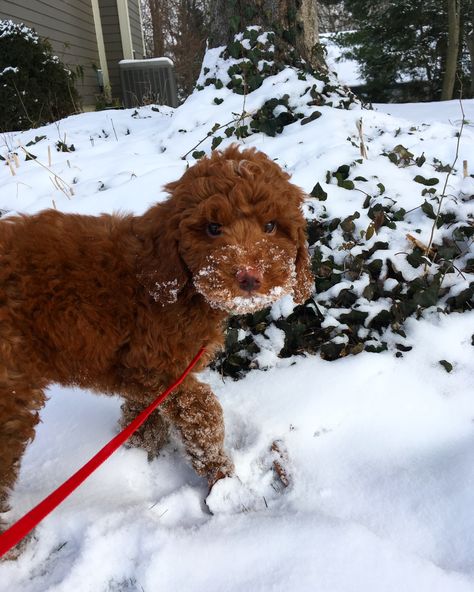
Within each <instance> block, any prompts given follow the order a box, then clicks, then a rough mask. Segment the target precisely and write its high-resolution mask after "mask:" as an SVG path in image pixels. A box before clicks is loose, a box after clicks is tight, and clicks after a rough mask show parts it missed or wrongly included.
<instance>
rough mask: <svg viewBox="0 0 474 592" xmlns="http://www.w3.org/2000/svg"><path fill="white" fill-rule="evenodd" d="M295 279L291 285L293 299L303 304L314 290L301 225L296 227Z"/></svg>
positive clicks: (304, 233) (306, 244)
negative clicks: (292, 285)
mask: <svg viewBox="0 0 474 592" xmlns="http://www.w3.org/2000/svg"><path fill="white" fill-rule="evenodd" d="M295 270H296V281H295V285H294V287H293V299H294V301H295V302H296V304H303V303H304V302H305V301H306V300H308V298H309V297H310V296H311V295H312V293H313V292H314V276H313V272H312V271H311V258H310V256H309V251H308V241H307V240H306V232H305V230H304V228H303V227H300V228H299V229H298V250H297V253H296V261H295Z"/></svg>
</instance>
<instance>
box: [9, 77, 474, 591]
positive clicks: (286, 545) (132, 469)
mask: <svg viewBox="0 0 474 592" xmlns="http://www.w3.org/2000/svg"><path fill="white" fill-rule="evenodd" d="M298 84H299V81H297V80H296V77H294V76H293V77H292V76H291V75H290V74H288V76H287V77H286V78H285V76H281V75H279V76H277V77H275V80H273V82H271V81H267V83H264V85H263V86H262V88H261V89H259V90H258V91H255V92H254V93H252V94H251V95H249V96H248V97H247V105H246V108H247V109H248V110H251V109H252V105H254V106H255V105H258V104H261V103H262V101H263V100H264V99H265V98H266V97H267V96H271V94H270V93H275V92H280V91H281V92H282V93H283V92H284V91H285V89H286V90H287V89H288V87H289V86H291V85H294V87H295V88H296V86H297V85H298ZM219 93H220V94H221V95H222V96H224V95H225V98H226V100H225V101H224V103H223V104H221V105H215V104H213V102H212V99H213V97H214V96H216V91H215V90H214V91H211V89H210V88H207V89H205V90H204V91H202V92H200V93H196V94H195V95H193V96H192V97H190V98H189V99H188V101H187V102H186V103H185V104H184V105H183V106H182V107H180V108H178V109H177V110H175V111H173V110H171V109H168V108H160V110H159V111H154V110H152V109H151V108H150V107H148V108H143V109H140V110H139V112H135V111H133V110H128V111H109V112H101V113H87V114H83V115H78V116H74V117H70V118H68V119H66V120H64V121H61V122H59V123H58V124H57V125H51V126H47V127H45V128H42V129H38V130H32V131H29V132H24V133H22V134H5V135H4V136H3V147H2V148H1V149H0V154H2V156H6V155H7V153H8V152H9V151H16V152H17V153H18V156H19V162H18V164H19V166H18V167H17V166H16V164H15V162H14V161H12V163H11V167H12V170H13V171H14V172H15V173H16V174H15V175H14V176H13V175H12V173H11V170H10V168H9V167H8V166H1V167H0V179H1V185H2V193H1V197H0V209H2V210H7V211H22V212H28V213H31V212H35V211H38V210H41V209H43V208H48V207H57V208H58V209H61V210H63V211H68V212H82V213H93V214H95V213H99V212H102V211H113V210H128V211H130V210H131V211H135V212H137V213H138V212H142V211H144V210H145V209H146V208H147V207H148V206H149V205H150V204H152V203H153V202H155V201H156V200H159V199H162V198H164V194H163V192H162V191H161V189H160V187H161V186H162V185H163V184H165V183H166V182H168V181H170V180H172V179H176V178H178V177H179V176H180V175H181V174H182V172H183V171H184V169H185V166H186V162H185V161H183V160H181V156H182V155H184V154H185V153H186V152H187V151H188V150H190V149H191V148H193V146H195V145H196V144H197V143H198V142H199V141H200V140H201V139H202V138H203V137H205V136H206V133H207V130H208V129H209V128H210V127H211V126H212V125H213V124H214V123H215V122H217V121H219V122H221V123H222V122H224V121H227V120H228V119H230V117H229V114H230V113H231V112H233V111H234V112H237V113H238V112H240V111H241V108H242V97H241V96H238V95H231V94H229V93H228V91H226V90H225V89H223V90H222V91H219ZM273 96H274V95H273ZM464 105H465V109H466V114H467V119H468V123H467V125H466V127H465V130H464V132H463V137H462V142H461V149H460V150H461V154H460V159H461V160H462V159H467V160H468V161H469V164H470V166H471V169H472V167H473V166H474V162H473V154H474V123H473V122H474V101H470V102H469V101H466V102H465V103H464ZM377 109H378V110H377V111H374V112H369V111H363V112H360V111H358V110H357V109H353V110H351V111H342V110H335V109H332V108H329V107H323V108H320V110H321V112H322V113H323V116H322V117H320V118H319V119H318V120H316V121H314V122H312V123H311V124H310V125H306V126H304V127H302V126H300V124H299V123H295V124H293V125H290V126H288V127H286V128H285V129H284V131H283V133H282V134H281V135H279V136H278V137H276V138H269V137H267V136H264V135H261V134H255V135H252V136H251V137H249V138H247V139H246V140H245V143H246V145H248V146H256V147H258V148H260V149H262V150H264V151H266V152H267V153H268V154H269V155H270V156H271V157H273V158H278V162H279V163H280V164H281V165H282V166H285V167H286V168H287V169H288V170H289V171H290V172H291V173H292V174H293V179H294V181H295V182H296V183H298V184H300V185H301V186H302V187H303V188H304V189H305V190H306V191H308V192H309V191H311V189H312V187H313V186H314V185H315V183H316V182H317V181H319V182H320V183H321V184H322V186H323V187H324V188H325V190H326V191H328V193H329V197H328V201H327V202H325V203H327V207H328V208H330V209H331V213H332V214H334V213H337V215H344V214H345V215H350V214H352V213H353V211H354V207H355V205H354V204H355V203H356V201H357V200H360V195H359V194H358V193H357V192H356V191H347V190H345V189H341V188H340V187H337V186H335V185H331V184H325V183H324V179H325V173H326V171H327V170H331V171H332V170H335V168H337V166H339V165H340V164H341V163H344V162H348V160H350V159H356V158H358V156H359V152H358V148H357V147H354V145H353V144H352V143H351V142H350V141H347V140H348V138H349V139H350V138H351V137H355V133H356V128H355V122H356V120H357V119H358V118H360V117H361V116H363V118H364V124H365V133H366V141H367V144H368V149H369V159H368V160H367V161H366V162H364V164H363V165H361V170H362V172H364V171H365V173H366V174H367V172H371V173H372V174H374V175H375V174H377V175H378V176H379V177H380V179H382V180H383V182H384V184H385V185H386V186H387V188H389V187H393V186H396V191H398V192H399V195H398V196H397V199H401V200H403V199H405V201H406V202H407V203H408V204H410V203H411V204H412V205H413V207H415V206H417V205H419V203H421V202H420V194H419V191H418V193H417V194H416V195H415V194H414V193H411V191H412V188H413V180H412V177H413V175H414V174H416V172H417V171H412V170H411V169H410V170H407V169H397V168H396V167H392V168H393V169H394V171H392V168H389V167H390V165H389V163H388V160H387V159H386V158H385V157H381V156H380V152H381V151H382V150H384V149H385V148H387V149H388V148H393V147H394V146H395V145H396V144H399V143H401V144H404V145H405V146H407V147H408V148H409V149H410V150H412V151H413V152H414V153H415V154H421V152H422V151H425V152H426V154H429V155H431V156H436V157H437V158H439V159H440V160H441V161H442V162H452V160H453V158H454V152H455V148H456V131H457V127H456V125H453V123H454V124H455V123H456V122H457V121H458V120H459V111H458V105H457V103H456V102H451V103H445V104H429V105H423V106H418V105H408V106H393V105H387V106H382V105H379V106H377ZM385 111H388V112H390V113H393V114H394V115H396V117H397V118H394V117H391V116H389V115H387V114H385V113H384V112H385ZM469 118H470V119H469ZM411 122H414V123H416V124H417V126H418V128H417V130H416V133H414V132H413V131H412V130H413V123H411ZM423 123H431V125H422V124H423ZM183 130H185V131H183ZM380 130H383V133H379V132H380ZM43 135H44V136H46V137H45V138H44V139H42V140H39V141H38V142H37V143H35V144H33V145H31V146H30V147H29V148H27V149H28V150H30V151H31V152H32V153H34V154H35V155H36V156H37V157H38V158H37V161H34V160H29V161H25V159H24V153H23V152H22V150H21V148H20V149H18V146H19V144H21V145H22V146H26V145H27V143H28V142H30V141H31V140H34V138H35V137H38V136H43ZM58 140H61V141H63V142H65V143H66V144H67V145H69V146H70V145H71V144H74V148H75V150H74V151H73V152H58V151H56V149H55V143H56V142H58ZM223 145H224V144H223ZM48 147H50V149H51V157H50V158H51V164H50V165H49V164H48V161H49V156H48ZM202 148H203V149H205V150H207V151H209V144H204V145H203V146H202ZM191 160H192V159H191ZM40 163H41V164H43V165H45V166H46V167H48V169H49V170H47V169H45V168H44V167H43V166H41V165H40ZM51 171H54V173H55V174H56V175H58V176H59V177H60V179H61V180H62V182H63V183H64V184H63V189H64V191H61V190H59V189H58V188H57V187H55V186H54V184H53V182H52V180H51V177H52V174H51ZM471 172H472V171H471ZM461 183H462V178H461V176H460V174H459V173H457V174H456V175H454V176H453V177H452V181H451V185H452V187H451V191H452V193H456V192H457V193H459V191H460V187H461ZM70 188H72V189H73V194H71V191H70ZM393 191H395V189H394V190H393ZM357 203H358V202H357ZM453 207H454V206H453ZM463 207H466V208H467V207H468V206H463ZM421 223H422V220H421V219H420V224H421ZM421 226H422V224H421ZM421 230H422V232H425V231H426V230H427V228H426V227H423V226H422V228H421ZM402 238H403V237H401V239H400V240H402ZM405 329H406V332H407V339H409V341H410V343H412V344H413V345H414V348H413V350H412V351H410V352H407V353H405V354H404V357H403V358H396V357H395V356H394V354H393V352H384V353H381V354H377V355H376V354H370V353H361V354H360V355H358V356H349V357H346V358H343V359H340V360H338V361H335V362H327V361H323V360H321V359H320V358H319V357H307V358H298V359H290V360H277V361H276V363H275V364H274V366H273V367H271V368H270V369H269V370H268V371H266V372H262V371H253V372H251V373H249V374H248V375H247V376H246V378H245V379H243V380H241V381H238V382H233V381H232V380H230V379H228V380H226V381H223V380H222V379H221V378H220V376H218V375H216V374H213V373H212V372H206V373H205V376H204V377H203V378H204V379H206V380H208V381H209V382H210V383H211V384H212V385H213V388H214V390H215V392H216V393H217V395H218V396H219V398H220V400H221V402H222V404H223V406H224V410H225V417H226V424H227V446H228V449H229V451H230V452H231V454H232V456H233V458H234V460H235V463H236V467H237V472H238V474H239V476H240V477H241V479H242V481H243V482H244V483H246V484H247V485H248V487H250V488H251V489H252V490H253V491H254V492H255V498H256V500H258V503H257V507H256V508H255V509H253V510H252V511H249V512H241V513H237V514H228V513H226V512H222V513H220V514H216V515H214V516H211V515H209V513H208V512H206V510H205V508H204V506H203V499H204V497H205V495H206V486H205V484H204V482H203V481H201V480H200V479H199V478H198V477H197V476H196V475H195V474H194V473H193V471H192V470H191V469H190V468H189V467H188V465H187V464H186V462H185V461H184V459H183V457H182V455H181V454H180V452H179V451H176V450H175V449H174V448H173V446H170V447H169V448H168V449H167V450H166V452H165V454H164V455H163V456H162V457H160V458H159V459H157V460H155V461H153V462H152V463H148V462H147V459H146V455H145V453H144V452H143V453H142V452H140V451H137V450H126V449H121V450H120V451H118V452H117V453H116V454H115V455H114V456H113V457H112V458H111V459H110V460H109V461H107V463H106V464H105V465H104V466H103V467H102V468H101V469H100V470H99V471H98V472H97V473H96V474H95V475H94V476H92V477H91V478H90V479H89V480H88V481H87V482H86V483H85V484H84V485H83V486H82V487H81V488H80V490H79V491H77V492H76V493H75V494H74V495H73V496H72V497H71V498H70V499H68V500H67V501H66V502H65V503H64V504H63V505H62V506H61V507H60V508H58V509H57V510H56V511H55V512H54V513H53V514H52V515H51V516H49V517H48V518H47V519H46V520H45V521H44V522H43V524H42V525H41V526H40V527H39V528H38V530H37V535H36V540H35V541H33V542H32V543H31V544H30V545H29V547H28V548H27V550H26V551H25V553H24V554H23V555H22V556H21V557H20V559H18V561H16V562H8V563H3V564H2V565H0V581H1V582H2V584H1V586H2V587H3V589H5V590H12V591H17V590H21V591H22V592H43V591H48V592H71V591H72V590H74V592H106V591H110V592H118V591H122V592H131V591H137V592H140V591H144V592H155V591H157V590H171V591H175V590H176V591H180V592H181V591H186V592H188V591H189V592H204V591H205V592H214V591H215V592H217V591H219V592H224V591H225V592H240V591H242V590H244V589H245V590H250V591H252V592H259V591H269V590H272V591H285V592H288V591H298V592H303V591H308V592H309V591H314V590H317V591H318V592H339V591H340V592H361V591H364V592H372V591H373V592H380V591H383V592H386V591H392V590H393V591H394V592H395V591H397V592H398V591H400V590H403V591H404V592H408V591H413V592H424V591H426V592H428V591H429V592H436V591H439V592H447V591H449V592H458V591H459V592H461V591H466V592H467V591H472V590H473V587H474V555H473V553H472V549H473V548H474V510H473V508H474V396H473V395H474V393H473V390H472V385H473V384H474V364H473V363H472V359H473V358H472V354H473V350H472V335H473V333H474V312H469V313H464V314H451V315H449V316H443V315H440V314H438V313H436V312H435V311H432V312H430V313H427V314H426V315H425V316H424V318H422V319H420V320H419V321H415V320H409V321H408V322H407V324H406V327H405ZM443 359H447V360H449V362H450V363H451V364H452V365H453V371H452V372H451V373H447V372H446V371H445V369H444V368H443V367H442V366H441V365H440V364H439V361H440V360H443ZM119 406H120V401H119V399H118V398H106V397H97V396H95V395H94V396H93V395H91V394H90V393H87V392H80V391H75V390H71V389H61V388H58V387H53V388H51V390H50V401H49V402H48V404H47V406H46V408H45V409H44V412H43V414H42V419H43V423H42V424H41V425H40V427H39V429H38V434H37V438H36V440H35V441H34V443H33V444H32V445H31V446H30V447H29V449H28V452H27V455H26V457H25V459H24V462H23V465H22V470H21V476H20V479H19V482H18V485H17V487H16V489H15V492H14V496H13V508H14V509H13V511H12V518H15V517H19V516H21V515H22V513H23V512H25V511H26V510H28V509H29V508H30V507H31V506H33V505H34V504H35V503H37V502H38V501H40V500H41V499H42V498H43V497H44V496H45V495H47V494H48V493H49V492H50V491H51V490H52V489H54V488H55V487H56V486H57V485H58V484H59V483H60V482H62V481H63V480H64V479H65V478H66V477H68V476H69V475H70V474H71V473H72V472H73V471H74V470H75V469H76V468H78V467H79V466H80V465H81V464H82V463H83V462H84V461H85V460H87V459H88V458H89V457H90V456H92V455H93V454H94V453H95V452H96V451H97V449H98V448H100V446H101V445H103V444H104V443H105V442H106V441H107V440H108V439H109V438H110V437H111V436H112V435H113V434H114V433H115V428H116V421H117V418H118V416H119ZM276 440H278V441H280V442H281V446H282V448H284V449H285V450H286V451H287V454H288V462H287V470H288V473H289V476H290V486H289V487H288V488H287V489H284V490H280V489H279V488H276V489H277V490H275V483H274V482H273V481H272V478H271V472H270V470H269V467H270V466H271V460H272V458H271V455H270V452H269V449H270V446H271V444H272V443H273V442H274V441H276Z"/></svg>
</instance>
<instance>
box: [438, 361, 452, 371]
mask: <svg viewBox="0 0 474 592" xmlns="http://www.w3.org/2000/svg"><path fill="white" fill-rule="evenodd" d="M439 364H441V366H443V368H444V369H445V370H446V372H448V373H449V372H451V371H452V369H453V365H452V364H451V363H450V362H448V361H447V360H440V361H439Z"/></svg>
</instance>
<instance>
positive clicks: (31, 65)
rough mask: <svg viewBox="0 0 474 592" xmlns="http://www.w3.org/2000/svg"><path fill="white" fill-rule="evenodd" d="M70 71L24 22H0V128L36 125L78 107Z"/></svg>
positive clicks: (73, 77) (8, 128)
mask: <svg viewBox="0 0 474 592" xmlns="http://www.w3.org/2000/svg"><path fill="white" fill-rule="evenodd" d="M76 78H77V75H75V74H73V73H72V72H71V71H70V70H68V69H67V68H66V66H65V65H64V64H63V63H61V61H60V60H59V58H58V57H56V56H55V55H53V53H52V48H51V45H50V44H49V42H48V41H47V40H46V39H41V38H40V37H39V36H38V35H37V34H36V33H35V31H33V30H32V29H30V28H28V27H26V26H25V25H24V24H22V23H20V24H16V23H13V22H12V21H8V20H7V21H0V129H1V131H15V130H23V129H29V128H31V127H36V126H39V125H43V124H45V123H49V122H51V121H55V120H57V119H60V118H61V117H65V116H66V115H70V114H71V113H74V112H76V111H77V110H78V105H79V98H78V94H77V91H76V89H75V88H74V81H75V79H76Z"/></svg>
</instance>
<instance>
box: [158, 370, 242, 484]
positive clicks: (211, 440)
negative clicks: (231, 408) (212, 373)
mask: <svg viewBox="0 0 474 592" xmlns="http://www.w3.org/2000/svg"><path fill="white" fill-rule="evenodd" d="M161 409H162V413H163V414H164V415H165V416H166V417H167V418H168V419H169V421H170V422H171V423H172V424H173V425H174V426H176V427H177V429H178V431H179V432H180V434H181V437H182V439H183V442H184V445H185V448H186V451H187V453H188V454H189V456H190V457H191V462H192V464H193V467H194V469H195V470H196V472H197V473H198V474H199V475H202V476H204V477H207V479H208V482H209V486H210V487H212V485H214V483H215V482H216V481H217V480H218V479H221V478H222V477H226V476H228V475H231V474H232V473H233V470H234V465H233V463H232V461H231V460H230V458H229V457H228V456H227V454H226V453H225V451H224V416H223V413H222V407H221V405H220V403H219V401H218V400H217V399H216V397H215V395H214V393H213V392H212V391H211V389H210V388H209V387H208V386H207V385H206V384H202V383H200V382H198V381H197V380H195V379H194V378H190V379H187V380H186V382H185V383H184V385H183V386H182V387H180V388H179V390H177V391H176V393H175V394H173V395H171V397H170V398H169V399H168V400H166V401H165V402H164V404H163V406H162V408H161Z"/></svg>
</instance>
